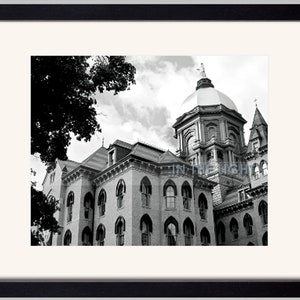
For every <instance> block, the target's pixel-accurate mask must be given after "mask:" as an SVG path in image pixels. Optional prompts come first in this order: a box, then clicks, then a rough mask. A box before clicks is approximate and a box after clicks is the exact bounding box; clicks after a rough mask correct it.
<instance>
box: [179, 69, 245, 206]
mask: <svg viewBox="0 0 300 300" xmlns="http://www.w3.org/2000/svg"><path fill="white" fill-rule="evenodd" d="M182 111H183V112H184V113H183V115H182V116H180V117H179V118H177V120H176V122H175V124H174V125H173V128H174V129H175V138H177V140H178V150H177V154H178V155H179V156H180V157H181V158H183V159H185V160H186V161H187V162H189V163H190V164H193V165H195V166H197V170H198V173H200V174H201V175H203V176H206V177H207V178H208V179H211V180H213V181H215V182H217V183H219V185H217V186H216V187H215V189H214V204H219V203H221V202H222V200H223V199H224V197H225V194H226V192H227V190H228V189H232V188H233V187H234V186H240V185H242V184H243V182H244V180H245V176H244V175H245V174H244V173H246V172H247V167H246V165H244V161H243V156H244V153H245V152H246V145H245V139H244V124H245V123H246V120H245V119H244V118H243V117H242V115H241V114H240V113H239V112H238V109H237V107H236V105H235V104H234V102H233V101H232V100H231V99H230V98H229V97H228V96H226V95H225V94H223V93H221V92H220V91H218V90H217V89H215V88H214V85H213V84H212V82H211V80H210V79H208V78H207V77H206V73H205V69H204V66H203V64H201V79H200V80H199V81H198V82H197V86H196V91H195V92H194V93H192V94H191V95H190V96H189V97H187V98H186V100H185V101H184V102H183V104H182ZM241 166H242V168H241ZM240 171H243V172H242V173H241V172H240Z"/></svg>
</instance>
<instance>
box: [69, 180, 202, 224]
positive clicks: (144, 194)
mask: <svg viewBox="0 0 300 300" xmlns="http://www.w3.org/2000/svg"><path fill="white" fill-rule="evenodd" d="M125 193H126V184H125V181H124V180H123V179H120V180H119V181H118V183H117V186H116V198H117V207H118V208H122V207H123V206H124V195H125ZM140 193H141V203H142V206H143V207H150V200H151V195H152V185H151V182H150V180H149V178H148V177H147V176H145V177H144V178H143V179H142V180H141V183H140ZM163 196H164V197H165V207H166V209H168V210H173V209H176V197H177V186H176V184H175V183H174V181H173V180H171V179H169V180H167V181H166V183H165V184H164V186H163ZM181 196H182V199H183V208H184V209H185V210H191V205H192V188H191V186H190V184H189V183H188V182H187V181H185V182H184V183H183V184H182V186H181ZM106 199H107V195H106V191H105V189H101V191H100V193H99V195H98V202H97V205H98V208H99V216H100V217H101V216H103V215H105V205H106ZM73 204H74V192H73V191H71V192H69V194H68V197H67V222H71V221H72V210H73ZM83 206H84V217H85V218H86V219H89V218H90V216H91V213H92V211H93V209H94V200H93V195H92V194H91V193H90V192H88V193H87V194H86V195H85V197H84V201H83ZM198 207H199V214H200V217H201V219H203V220H206V219H207V209H208V205H207V199H206V197H205V195H204V194H203V193H201V194H200V195H199V197H198Z"/></svg>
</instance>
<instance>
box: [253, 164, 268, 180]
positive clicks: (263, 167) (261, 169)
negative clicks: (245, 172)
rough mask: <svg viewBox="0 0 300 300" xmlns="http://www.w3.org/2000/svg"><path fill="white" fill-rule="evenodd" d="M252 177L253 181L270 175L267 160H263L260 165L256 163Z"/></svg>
mask: <svg viewBox="0 0 300 300" xmlns="http://www.w3.org/2000/svg"><path fill="white" fill-rule="evenodd" d="M251 175H252V178H253V179H258V178H260V177H262V176H266V175H268V163H267V162H266V161H265V160H262V161H261V162H260V163H259V164H257V163H255V164H254V165H253V166H252V174H251Z"/></svg>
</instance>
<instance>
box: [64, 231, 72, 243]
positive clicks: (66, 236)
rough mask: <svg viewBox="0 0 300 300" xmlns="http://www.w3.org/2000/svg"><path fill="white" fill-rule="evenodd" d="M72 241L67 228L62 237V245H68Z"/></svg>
mask: <svg viewBox="0 0 300 300" xmlns="http://www.w3.org/2000/svg"><path fill="white" fill-rule="evenodd" d="M71 243H72V233H71V231H70V230H67V231H66V233H65V237H64V246H70V245H71Z"/></svg>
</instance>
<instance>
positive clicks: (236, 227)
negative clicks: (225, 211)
mask: <svg viewBox="0 0 300 300" xmlns="http://www.w3.org/2000/svg"><path fill="white" fill-rule="evenodd" d="M229 227H230V232H231V233H232V236H233V239H234V240H237V239H238V238H239V225H238V222H237V220H236V219H235V218H232V219H231V221H230V224H229Z"/></svg>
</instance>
